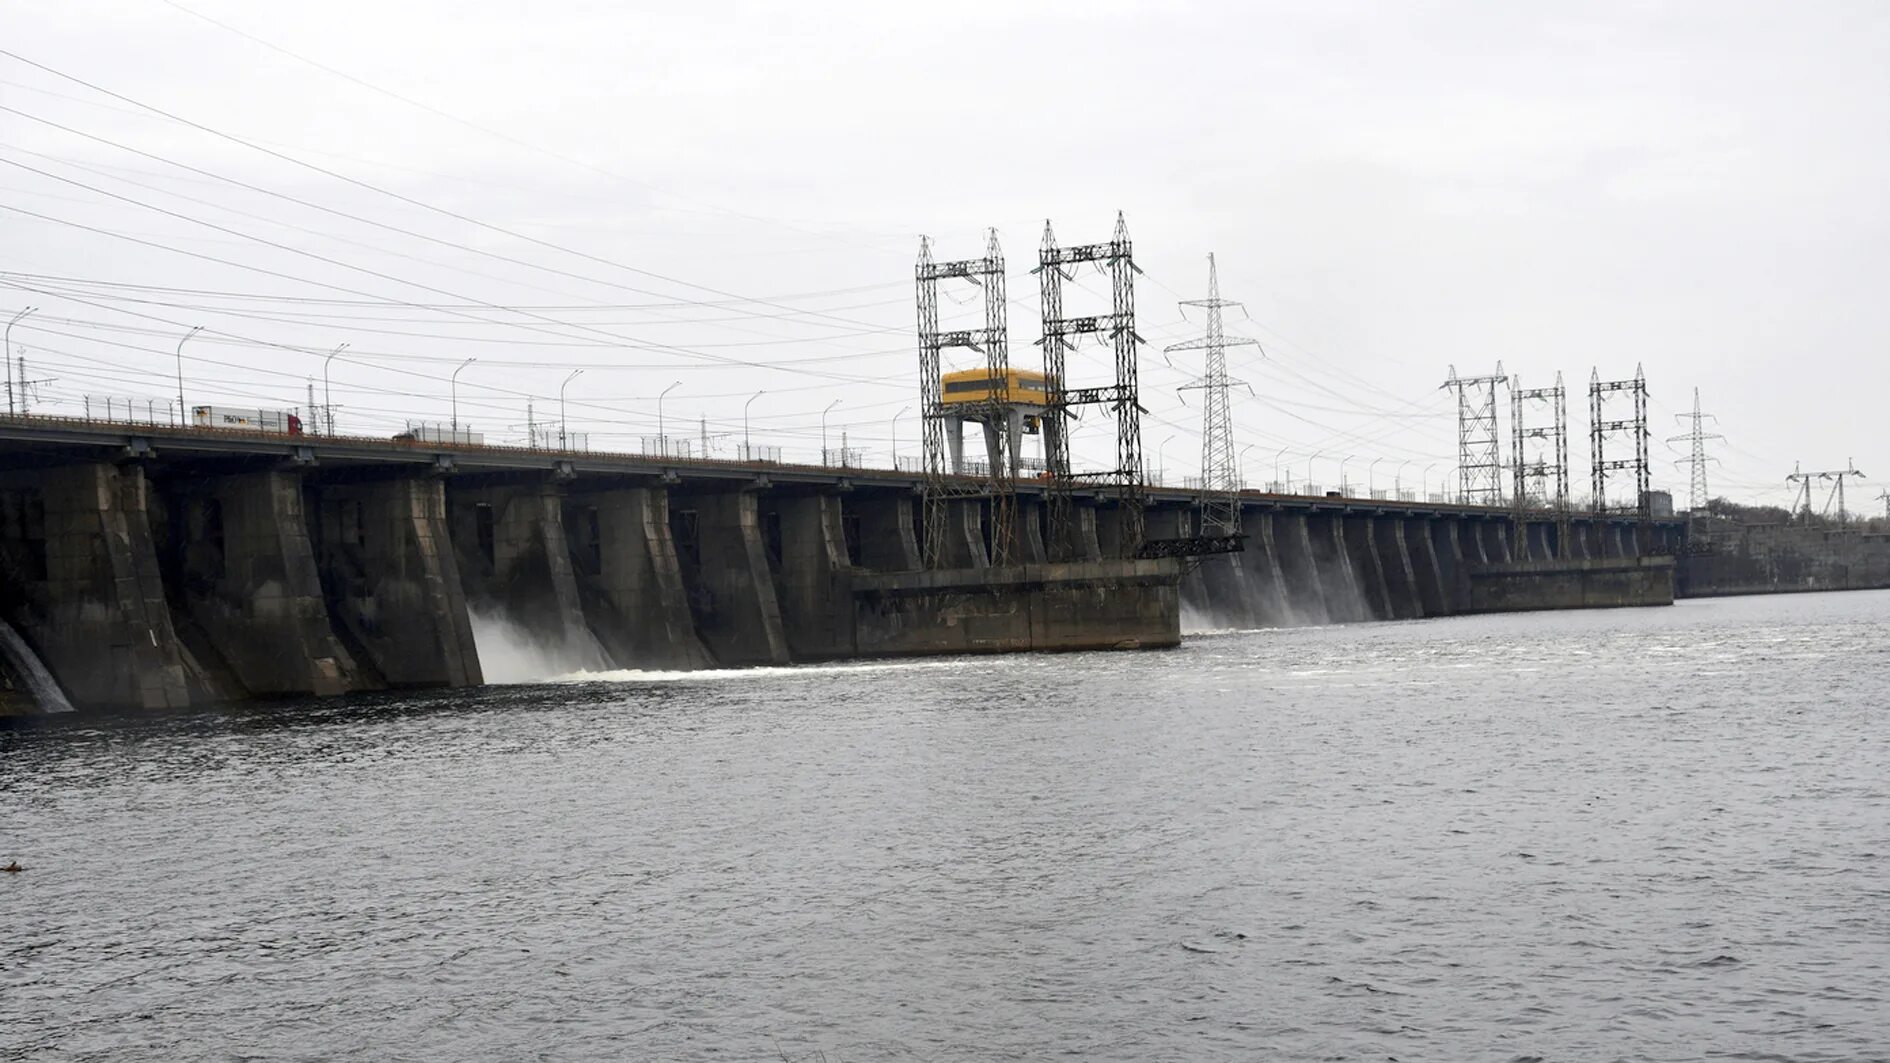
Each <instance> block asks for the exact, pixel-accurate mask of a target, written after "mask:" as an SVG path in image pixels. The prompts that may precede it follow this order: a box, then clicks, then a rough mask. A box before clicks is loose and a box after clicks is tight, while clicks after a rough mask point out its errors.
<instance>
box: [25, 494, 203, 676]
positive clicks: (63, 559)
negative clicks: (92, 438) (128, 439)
mask: <svg viewBox="0 0 1890 1063" xmlns="http://www.w3.org/2000/svg"><path fill="white" fill-rule="evenodd" d="M37 481H38V485H39V486H38V490H39V492H40V497H41V498H42V499H43V504H44V513H45V516H44V537H43V539H42V540H40V541H39V543H38V544H36V545H35V546H34V548H33V549H34V552H35V553H36V554H37V555H39V556H40V558H41V559H42V560H41V562H39V563H36V565H35V567H42V566H43V571H38V572H32V573H29V575H28V580H27V582H26V586H25V587H24V588H23V589H24V591H25V601H24V602H23V603H22V604H23V609H22V615H20V616H18V617H16V619H17V620H18V621H19V623H20V626H21V628H22V633H23V634H24V635H25V637H26V638H27V640H28V641H29V642H30V643H31V644H32V645H33V647H34V648H35V649H37V650H38V651H39V655H40V657H41V659H42V660H43V661H44V662H45V664H46V667H47V670H48V671H50V672H51V673H52V675H53V678H54V679H56V680H58V682H59V685H60V686H61V687H62V688H64V690H65V693H66V697H67V698H68V699H69V700H70V701H71V702H72V703H73V705H75V706H77V707H79V708H138V709H162V708H171V707H176V706H182V705H185V704H188V702H189V699H190V693H189V687H188V684H187V680H186V672H185V665H184V657H183V651H182V649H181V647H180V646H179V644H178V640H177V638H176V634H175V632H174V631H173V630H172V626H171V615H170V608H169V606H168V604H167V603H166V601H165V597H164V582H163V577H162V575H161V574H160V571H159V568H158V558H157V549H156V545H155V543H154V541H153V538H152V535H151V525H150V520H149V516H148V513H147V508H148V501H149V500H148V491H149V485H148V484H147V483H146V481H145V478H144V470H143V469H142V468H141V467H139V466H137V465H129V464H128V465H123V466H118V465H108V464H89V465H74V466H66V467H62V468H56V469H50V470H46V471H44V472H42V473H40V474H39V475H38V477H37Z"/></svg>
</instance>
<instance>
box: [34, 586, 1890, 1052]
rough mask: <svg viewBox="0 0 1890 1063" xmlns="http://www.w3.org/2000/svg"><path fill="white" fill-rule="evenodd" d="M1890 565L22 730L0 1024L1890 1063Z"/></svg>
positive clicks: (106, 1033)
mask: <svg viewBox="0 0 1890 1063" xmlns="http://www.w3.org/2000/svg"><path fill="white" fill-rule="evenodd" d="M1887 707H1890V593H1881V592H1868V593H1852V594H1842V595H1802V596H1788V597H1775V598H1748V599H1730V600H1722V601H1711V602H1685V603H1682V604H1681V605H1678V606H1676V607H1673V608H1670V609H1647V610H1623V611H1610V612H1589V613H1553V614H1534V615H1521V616H1515V615H1512V616H1495V617H1463V618H1453V619H1443V620H1435V621H1421V622H1408V623H1397V624H1371V625H1357V626H1346V627H1329V628H1305V629H1296V630H1284V631H1263V632H1248V633H1228V634H1211V635H1206V636H1201V637H1194V638H1190V639H1189V640H1188V641H1187V643H1186V644H1185V645H1184V646H1183V647H1182V648H1181V649H1179V650H1174V651H1168V652H1150V653H1120V654H1082V655H1068V656H1018V657H1007V658H992V659H978V660H967V659H954V660H947V661H921V662H904V663H896V664H883V665H863V666H839V667H827V668H806V669H772V670H759V671H754V672H745V673H734V674H720V675H717V674H699V675H693V676H664V675H643V676H637V675H628V674H625V675H615V676H609V677H601V678H598V679H596V680H593V681H585V682H567V683H560V684H552V685H523V686H511V687H498V688H488V689H486V690H483V691H479V692H475V693H467V694H452V695H446V694H440V695H428V696H424V697H421V696H399V697H393V696H390V697H381V698H363V699H354V700H350V701H347V702H345V703H324V704H298V705H275V706H267V707H260V708H256V707H251V708H245V709H239V710H230V711H220V712H198V713H192V714H189V715H181V716H168V717H162V718H145V719H141V720H135V721H115V722H100V721H96V720H93V721H83V720H80V721H71V720H54V721H45V722H39V723H35V724H31V725H25V726H21V727H16V728H14V729H13V730H10V731H4V732H0V769H3V770H0V862H4V861H6V860H8V859H17V860H18V861H19V862H20V863H21V864H22V865H24V866H25V867H26V870H25V871H24V872H22V873H20V874H14V875H0V912H4V913H5V914H4V919H5V924H4V934H3V935H0V1058H6V1059H32V1060H36V1061H37V1060H43V1059H50V1060H59V1059H109V1060H120V1059H122V1060H148V1059H154V1058H168V1059H197V1058H205V1059H271V1060H277V1059H283V1060H294V1059H308V1060H316V1059H322V1060H327V1059H359V1060H377V1061H378V1060H397V1059H412V1060H461V1059H481V1060H512V1059H547V1060H572V1059H599V1060H603V1059H625V1060H631V1059H636V1060H642V1059H649V1060H667V1059H729V1060H754V1059H766V1060H781V1059H788V1060H795V1061H800V1060H822V1059H824V1060H827V1061H832V1063H840V1061H852V1060H885V1059H893V1060H898V1059H925V1060H986V1059H1000V1058H1018V1057H1050V1056H1061V1057H1067V1058H1080V1059H1106V1060H1152V1059H1190V1060H1212V1059H1243V1060H1244V1059H1353V1060H1383V1059H1387V1058H1395V1059H1399V1060H1420V1059H1428V1060H1481V1059H1488V1060H1522V1059H1532V1058H1540V1059H1553V1060H1599V1059H1614V1058H1625V1059H1698V1058H1707V1057H1723V1058H1733V1059H1792V1060H1818V1059H1843V1060H1857V1059H1885V1058H1890V720H1887V719H1886V711H1887Z"/></svg>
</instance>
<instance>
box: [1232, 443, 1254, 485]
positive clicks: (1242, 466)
mask: <svg viewBox="0 0 1890 1063" xmlns="http://www.w3.org/2000/svg"><path fill="white" fill-rule="evenodd" d="M1254 446H1255V444H1252V443H1249V444H1247V445H1246V446H1244V447H1241V448H1240V454H1239V456H1237V457H1236V458H1234V479H1236V480H1239V481H1240V489H1241V490H1242V491H1245V490H1246V489H1247V452H1248V451H1250V450H1252V449H1253V448H1254Z"/></svg>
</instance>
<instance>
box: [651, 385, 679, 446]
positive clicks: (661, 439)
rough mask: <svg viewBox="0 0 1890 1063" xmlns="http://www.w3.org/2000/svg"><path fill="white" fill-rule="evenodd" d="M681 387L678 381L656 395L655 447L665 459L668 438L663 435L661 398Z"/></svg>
mask: <svg viewBox="0 0 1890 1063" xmlns="http://www.w3.org/2000/svg"><path fill="white" fill-rule="evenodd" d="M681 386H682V381H680V380H678V381H676V382H675V383H674V384H671V385H670V386H668V387H666V388H664V389H663V390H662V391H660V392H657V395H656V447H657V449H658V450H659V451H660V452H661V453H662V455H663V456H664V457H666V458H667V457H669V436H667V435H664V434H663V397H664V396H665V395H668V394H669V393H670V392H672V391H675V390H676V389H677V388H678V387H681Z"/></svg>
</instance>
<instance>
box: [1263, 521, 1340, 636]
mask: <svg viewBox="0 0 1890 1063" xmlns="http://www.w3.org/2000/svg"><path fill="white" fill-rule="evenodd" d="M1272 524H1273V545H1274V548H1275V549H1276V550H1277V551H1278V553H1279V567H1280V579H1281V584H1282V586H1284V587H1285V589H1286V609H1287V612H1288V615H1289V616H1290V617H1291V618H1292V620H1293V622H1294V623H1298V624H1326V623H1331V622H1334V621H1337V620H1342V619H1346V617H1345V616H1344V615H1342V614H1341V615H1335V614H1334V613H1333V611H1332V599H1331V598H1330V597H1329V596H1328V595H1327V593H1326V589H1325V581H1324V578H1323V577H1322V576H1321V575H1320V555H1319V553H1318V552H1317V551H1315V550H1314V549H1313V544H1312V528H1311V522H1310V521H1309V520H1308V518H1307V517H1306V515H1305V514H1303V513H1280V514H1274V515H1272Z"/></svg>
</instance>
